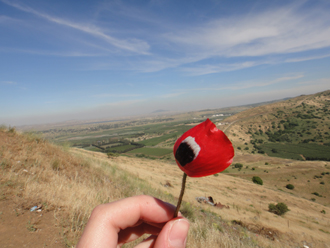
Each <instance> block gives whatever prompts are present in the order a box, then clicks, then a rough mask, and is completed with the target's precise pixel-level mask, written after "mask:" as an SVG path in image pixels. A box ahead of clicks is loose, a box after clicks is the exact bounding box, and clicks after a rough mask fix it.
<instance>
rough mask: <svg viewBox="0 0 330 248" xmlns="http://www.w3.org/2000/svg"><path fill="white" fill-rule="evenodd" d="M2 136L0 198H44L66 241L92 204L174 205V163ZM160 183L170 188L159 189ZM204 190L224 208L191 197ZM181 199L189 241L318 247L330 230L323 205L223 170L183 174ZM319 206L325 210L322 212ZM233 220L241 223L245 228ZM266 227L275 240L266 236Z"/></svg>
mask: <svg viewBox="0 0 330 248" xmlns="http://www.w3.org/2000/svg"><path fill="white" fill-rule="evenodd" d="M0 136H1V137H0V155H1V162H0V163H1V173H2V177H1V188H0V189H1V191H0V194H1V201H8V200H10V199H13V198H15V200H16V202H17V204H19V202H20V201H21V202H23V201H24V202H31V204H32V203H33V204H35V203H42V204H43V205H44V209H45V211H46V210H47V209H48V211H53V212H54V215H55V216H57V220H56V221H57V223H56V225H59V226H60V230H59V231H60V232H61V233H62V236H63V242H64V243H65V245H66V246H68V247H70V246H72V245H74V244H75V242H76V241H77V239H78V238H79V236H80V234H81V231H82V229H83V227H84V225H85V223H86V221H87V218H88V216H89V214H90V212H91V210H92V209H93V208H94V207H95V206H96V205H98V204H101V203H104V202H108V201H113V200H116V199H119V198H122V197H127V196H130V195H136V194H150V195H153V196H156V197H159V198H161V199H163V200H166V201H169V202H172V203H173V204H175V201H176V200H175V197H173V196H172V195H174V196H177V195H178V194H179V190H180V181H181V174H182V172H181V171H180V170H179V169H178V168H177V166H175V165H173V164H169V163H163V162H159V161H150V160H146V159H132V158H125V157H119V158H116V159H113V160H109V159H107V157H106V155H105V154H101V153H94V152H89V151H85V150H82V149H73V150H71V151H70V152H68V151H65V150H63V148H59V147H56V146H53V145H51V144H48V143H47V142H45V141H44V140H42V139H39V138H35V137H32V136H26V135H19V134H16V133H15V132H7V131H0ZM237 159H238V161H239V159H240V157H238V158H237ZM257 160H259V158H257ZM166 182H170V184H171V185H172V187H164V186H163V185H164V184H166ZM208 195H212V196H213V198H214V199H215V200H216V201H220V202H221V203H222V204H225V205H228V206H229V207H230V209H222V210H220V209H216V208H213V207H210V206H208V205H203V204H199V203H197V202H196V200H195V197H198V196H208ZM184 200H186V201H187V202H189V204H187V203H186V204H184V207H183V209H182V212H183V213H184V214H186V215H187V216H188V217H189V218H190V219H191V222H192V225H191V230H190V237H189V241H188V247H218V246H219V244H221V246H223V247H257V246H258V245H259V246H261V247H292V246H301V245H302V244H303V243H304V242H307V243H309V244H313V245H314V246H318V247H323V244H324V243H325V242H326V241H327V240H328V235H329V232H330V228H329V225H328V223H329V221H330V218H329V212H330V208H329V207H325V206H322V205H320V204H319V203H318V202H315V203H312V202H310V201H307V200H305V199H303V198H300V197H297V196H292V195H290V194H288V193H285V192H281V191H278V190H274V188H273V187H272V186H270V185H268V184H267V183H266V184H265V185H264V186H259V185H255V184H253V183H251V182H250V181H247V180H244V179H240V178H235V177H232V176H228V175H225V174H221V175H219V176H217V177H215V176H210V177H208V178H197V179H194V178H189V179H188V185H187V191H186V193H185V196H184ZM277 201H283V202H285V203H287V205H288V206H289V208H290V209H291V211H290V212H288V213H287V214H286V215H285V216H283V217H278V216H276V215H274V214H271V213H269V212H268V211H267V206H268V204H269V203H272V202H277ZM323 209H324V210H325V211H326V213H327V214H325V215H324V214H321V213H320V211H321V210H323ZM26 211H27V212H28V208H27V210H26ZM210 211H211V212H210ZM219 216H221V218H222V219H220V218H219ZM231 220H238V221H241V223H242V225H244V226H245V228H242V227H241V226H239V225H234V224H232V223H231ZM36 225H38V224H36ZM37 227H38V226H37ZM249 230H254V232H250V231H249ZM265 230H266V231H265ZM267 230H268V231H267ZM320 230H323V231H320ZM269 231H271V232H272V233H273V235H272V236H271V238H275V240H277V241H278V242H277V241H271V240H270V239H267V238H266V236H267V235H268V236H269V235H270V234H269V233H267V232H269ZM284 232H287V234H284ZM255 233H257V234H258V235H256V234H255ZM302 233H304V236H301V234H302ZM38 235H41V233H40V234H38ZM307 243H305V244H307ZM35 245H36V246H37V245H38V244H35ZM58 247H61V246H58Z"/></svg>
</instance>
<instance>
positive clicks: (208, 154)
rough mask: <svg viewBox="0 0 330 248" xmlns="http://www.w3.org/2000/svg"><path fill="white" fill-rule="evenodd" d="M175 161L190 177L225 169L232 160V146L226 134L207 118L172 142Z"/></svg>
mask: <svg viewBox="0 0 330 248" xmlns="http://www.w3.org/2000/svg"><path fill="white" fill-rule="evenodd" d="M173 153H174V156H175V160H176V163H177V164H178V166H179V167H180V169H181V170H182V171H184V172H185V173H186V174H187V175H188V176H190V177H203V176H209V175H212V174H216V173H219V172H221V171H223V170H225V169H226V168H227V167H228V166H229V165H230V164H231V163H232V161H233V157H234V148H233V146H232V144H231V142H230V140H229V139H228V138H227V136H226V135H225V134H224V133H223V132H222V131H221V130H219V129H217V127H216V126H215V125H214V123H212V121H210V120H209V119H207V120H206V121H204V122H202V123H201V124H199V125H197V126H195V127H193V128H191V129H189V130H188V131H187V132H185V133H184V134H183V135H182V136H181V137H180V138H179V139H178V140H177V141H176V142H175V144H174V148H173Z"/></svg>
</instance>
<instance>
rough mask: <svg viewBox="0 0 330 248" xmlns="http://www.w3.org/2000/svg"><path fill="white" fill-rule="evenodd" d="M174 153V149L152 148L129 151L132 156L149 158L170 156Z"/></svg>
mask: <svg viewBox="0 0 330 248" xmlns="http://www.w3.org/2000/svg"><path fill="white" fill-rule="evenodd" d="M171 152H172V149H166V148H157V147H155V148H152V147H142V148H138V149H134V150H132V151H129V152H128V153H132V154H144V155H148V156H156V157H160V156H165V155H167V154H170V153H171Z"/></svg>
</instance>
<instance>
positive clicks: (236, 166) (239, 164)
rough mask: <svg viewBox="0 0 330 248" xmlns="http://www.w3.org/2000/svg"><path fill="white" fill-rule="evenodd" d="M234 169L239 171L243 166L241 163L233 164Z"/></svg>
mask: <svg viewBox="0 0 330 248" xmlns="http://www.w3.org/2000/svg"><path fill="white" fill-rule="evenodd" d="M234 167H235V168H238V170H241V169H242V168H243V165H242V164H241V163H236V164H234Z"/></svg>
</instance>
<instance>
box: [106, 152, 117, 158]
mask: <svg viewBox="0 0 330 248" xmlns="http://www.w3.org/2000/svg"><path fill="white" fill-rule="evenodd" d="M107 156H108V158H115V157H118V156H119V154H118V153H114V152H108V153H107Z"/></svg>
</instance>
